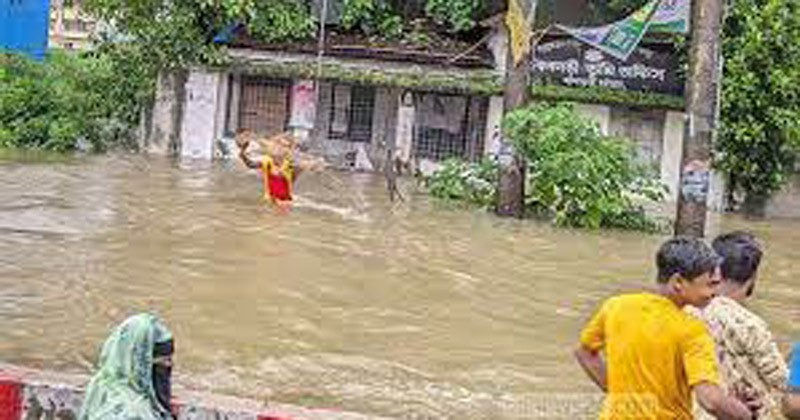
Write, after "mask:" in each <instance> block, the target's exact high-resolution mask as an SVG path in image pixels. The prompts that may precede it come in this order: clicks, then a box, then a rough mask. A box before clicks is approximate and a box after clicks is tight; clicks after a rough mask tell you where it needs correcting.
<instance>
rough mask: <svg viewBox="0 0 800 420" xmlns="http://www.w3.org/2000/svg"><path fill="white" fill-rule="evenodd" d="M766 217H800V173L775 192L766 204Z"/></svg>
mask: <svg viewBox="0 0 800 420" xmlns="http://www.w3.org/2000/svg"><path fill="white" fill-rule="evenodd" d="M766 215H767V217H773V218H800V174H796V175H794V176H793V177H791V179H790V180H789V183H788V184H787V185H786V186H785V187H784V188H783V189H782V190H781V191H780V192H779V193H777V194H776V195H775V196H774V197H772V199H771V200H770V201H769V203H768V204H767V212H766Z"/></svg>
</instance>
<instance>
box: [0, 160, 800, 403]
mask: <svg viewBox="0 0 800 420" xmlns="http://www.w3.org/2000/svg"><path fill="white" fill-rule="evenodd" d="M0 180H2V183H3V187H2V189H0V360H3V361H6V362H12V363H18V364H24V365H27V366H33V367H43V368H49V369H62V370H72V371H86V370H88V369H89V368H90V366H91V363H92V361H93V360H94V359H95V357H96V353H97V348H98V346H99V345H100V343H101V342H102V340H103V338H104V336H105V335H106V334H107V332H108V331H109V329H110V327H111V326H112V325H114V324H115V323H117V322H119V321H120V320H122V319H123V318H124V317H125V316H126V315H128V314H131V313H133V312H135V311H140V310H147V309H152V310H155V311H157V312H159V313H160V314H162V315H163V317H164V318H165V319H166V320H167V322H168V323H169V325H170V326H171V327H172V328H173V329H174V330H175V332H176V335H177V348H178V359H177V363H178V371H179V372H180V377H179V378H178V380H179V382H181V383H182V384H183V385H185V386H189V387H194V388H201V389H208V390H213V391H217V392H225V393H233V394H237V395H243V396H250V397H254V398H258V399H262V400H269V401H280V402H286V403H297V404H306V405H310V406H316V407H338V408H342V409H348V410H352V411H359V412H362V413H369V414H380V415H385V416H395V417H414V416H416V417H415V418H421V417H425V416H427V417H429V418H430V417H433V418H436V417H444V416H448V417H452V416H453V415H454V413H461V414H462V415H466V413H472V414H474V413H475V411H476V410H479V411H481V412H484V413H491V414H490V417H486V418H524V417H525V416H524V415H523V414H520V413H522V412H524V409H521V408H520V407H524V405H525V404H526V401H527V402H528V403H530V400H529V398H532V397H530V394H533V393H565V392H578V393H579V392H590V391H593V388H592V386H591V385H590V383H589V382H588V380H586V379H585V378H584V376H583V374H582V373H581V371H580V369H579V368H578V367H577V365H576V364H575V363H574V362H573V361H572V359H571V356H570V353H571V349H572V347H573V346H574V344H575V341H576V336H577V334H578V329H579V328H580V326H581V324H582V322H583V320H584V319H585V317H586V316H588V313H589V312H590V311H591V310H593V308H594V306H595V305H596V304H597V303H598V302H599V301H600V300H601V299H602V298H603V297H605V296H607V295H608V294H610V293H613V292H614V291H618V290H626V289H632V288H637V287H640V286H641V285H644V284H649V283H650V279H651V278H652V277H653V269H652V267H651V266H652V263H651V260H652V253H653V252H654V249H655V248H656V247H657V245H658V244H659V242H660V241H661V240H662V239H663V238H661V237H658V236H647V235H640V234H633V233H620V232H611V233H609V232H597V233H596V232H583V231H570V230H559V229H553V228H550V227H547V226H543V225H538V224H535V223H532V222H526V223H521V222H517V221H507V220H498V219H496V218H494V217H492V216H490V215H487V214H483V213H482V212H471V211H465V210H459V209H454V208H448V207H446V206H442V205H441V204H437V203H433V202H430V201H429V200H427V199H426V198H425V197H423V196H421V195H418V194H414V193H413V190H414V186H413V185H412V184H411V183H409V184H407V185H404V188H405V193H404V195H405V196H406V201H404V202H401V203H394V204H392V203H390V202H389V201H388V198H387V194H386V191H385V189H384V185H383V182H382V180H381V179H380V178H375V177H371V176H368V175H355V174H344V173H331V174H326V175H318V174H307V175H305V176H304V177H303V178H301V179H300V180H299V183H298V186H297V192H298V194H299V196H300V198H299V199H298V206H297V208H296V209H295V210H294V211H293V212H292V213H291V214H289V215H285V216H281V215H277V214H274V213H273V212H272V211H270V210H269V209H268V208H267V207H265V206H264V205H263V203H262V202H261V201H260V191H259V188H260V182H259V180H258V178H257V176H256V175H255V174H254V173H247V172H245V171H244V170H242V169H240V168H239V167H238V166H236V165H234V164H207V163H174V162H171V161H165V160H153V159H150V160H147V159H144V158H141V157H92V158H76V159H72V160H67V161H63V160H62V161H48V162H46V163H36V162H31V161H30V160H20V159H12V160H8V159H7V160H5V161H2V163H0ZM725 227H726V228H748V229H751V230H753V231H755V233H757V234H758V235H759V237H760V238H762V240H763V241H764V243H765V244H766V247H767V258H766V266H765V267H764V272H763V274H762V276H761V278H762V282H761V283H762V284H759V286H758V290H757V300H756V302H755V303H754V306H755V307H756V309H757V310H758V311H759V312H761V313H762V314H764V315H765V317H766V318H767V319H768V320H769V321H770V323H771V324H772V325H773V327H774V329H775V332H776V334H777V336H778V338H779V339H780V340H781V342H782V343H783V344H784V345H785V344H786V343H788V342H789V341H790V340H791V339H795V340H796V339H798V338H800V323H798V320H800V313H799V312H798V311H800V288H798V287H797V284H798V283H797V279H795V278H794V276H795V275H796V273H798V272H800V270H798V268H800V267H798V264H799V263H798V261H800V258H798V257H800V248H798V247H797V246H796V244H797V243H800V223H798V222H795V221H786V220H782V221H777V222H775V221H773V222H770V223H765V222H762V223H746V222H743V221H739V220H727V221H726V222H725ZM498 404H499V405H498ZM471 417H472V416H471Z"/></svg>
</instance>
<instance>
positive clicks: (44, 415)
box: [0, 364, 376, 420]
mask: <svg viewBox="0 0 800 420" xmlns="http://www.w3.org/2000/svg"><path fill="white" fill-rule="evenodd" d="M88 380H89V378H88V377H85V376H79V375H64V374H56V373H51V372H41V371H34V370H30V369H23V368H19V367H16V366H10V365H2V364H0V420H23V419H24V420H40V419H41V420H73V419H77V417H78V413H79V411H80V406H81V402H82V400H83V386H84V384H86V383H87V382H88ZM175 394H176V398H174V399H173V412H174V413H176V419H177V420H323V419H324V420H366V419H367V418H372V419H375V418H376V417H373V416H370V417H367V416H364V415H359V414H354V413H347V412H343V411H333V410H318V409H306V408H302V407H296V406H291V405H283V404H270V406H269V407H266V406H264V404H262V403H259V402H256V401H252V400H246V399H241V398H234V397H229V396H221V395H214V394H208V393H202V392H191V391H185V390H184V391H181V390H180V389H178V390H176V393H175Z"/></svg>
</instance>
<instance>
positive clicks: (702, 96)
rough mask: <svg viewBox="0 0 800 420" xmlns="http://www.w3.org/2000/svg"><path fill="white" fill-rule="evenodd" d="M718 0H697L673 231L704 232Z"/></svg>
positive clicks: (717, 61)
mask: <svg viewBox="0 0 800 420" xmlns="http://www.w3.org/2000/svg"><path fill="white" fill-rule="evenodd" d="M723 9H724V4H723V1H722V0H695V2H694V5H693V7H692V39H691V48H690V51H689V54H690V57H689V73H688V75H687V80H686V97H687V100H686V102H687V103H686V105H687V110H686V113H687V116H688V120H687V124H686V130H685V132H684V137H683V138H684V146H683V159H682V161H681V184H680V186H679V188H678V191H680V195H679V197H678V211H677V217H676V220H675V234H676V235H689V236H697V237H702V236H704V234H705V228H706V211H707V201H708V192H709V189H710V182H711V173H710V171H711V150H712V146H713V142H714V135H715V133H716V129H717V119H718V115H717V109H718V100H719V87H720V86H719V85H720V74H721V70H722V69H721V53H720V50H721V42H720V41H721V31H722V14H723Z"/></svg>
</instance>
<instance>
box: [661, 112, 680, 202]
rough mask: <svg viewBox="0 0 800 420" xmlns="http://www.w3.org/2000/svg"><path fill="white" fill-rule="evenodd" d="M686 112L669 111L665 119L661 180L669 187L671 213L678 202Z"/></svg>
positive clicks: (667, 198) (668, 199) (668, 198)
mask: <svg viewBox="0 0 800 420" xmlns="http://www.w3.org/2000/svg"><path fill="white" fill-rule="evenodd" d="M685 118H686V114H684V113H682V112H675V111H669V112H667V116H666V120H665V121H664V140H663V142H662V151H661V182H663V183H664V185H666V186H667V187H668V188H669V193H668V194H667V197H666V201H667V202H668V203H669V204H670V210H669V214H674V209H675V208H674V206H675V205H676V204H677V202H678V193H679V191H678V188H679V187H678V185H679V184H680V178H681V156H682V155H683V132H684V124H685Z"/></svg>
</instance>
